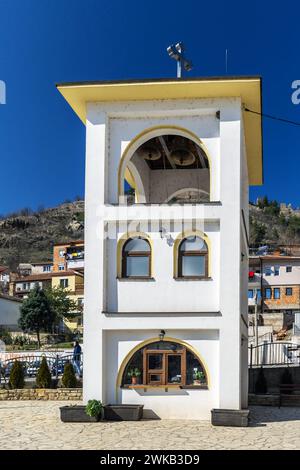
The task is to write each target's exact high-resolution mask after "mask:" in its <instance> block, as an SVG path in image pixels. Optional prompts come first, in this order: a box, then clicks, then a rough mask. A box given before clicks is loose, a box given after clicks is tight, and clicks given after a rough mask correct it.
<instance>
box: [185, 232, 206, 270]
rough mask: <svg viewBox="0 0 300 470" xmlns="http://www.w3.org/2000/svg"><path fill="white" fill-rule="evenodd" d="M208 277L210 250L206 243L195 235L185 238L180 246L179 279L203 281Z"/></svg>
mask: <svg viewBox="0 0 300 470" xmlns="http://www.w3.org/2000/svg"><path fill="white" fill-rule="evenodd" d="M207 276H208V249H207V245H206V243H205V241H204V240H203V239H202V238H200V237H198V236H195V235H191V236H189V237H187V238H184V239H183V240H182V242H181V243H180V245H179V253H178V277H181V278H188V279H189V278H190V279H201V278H205V277H207Z"/></svg>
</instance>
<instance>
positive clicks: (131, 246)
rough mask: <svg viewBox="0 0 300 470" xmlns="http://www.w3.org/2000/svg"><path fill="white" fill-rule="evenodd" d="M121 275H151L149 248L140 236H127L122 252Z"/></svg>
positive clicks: (131, 276)
mask: <svg viewBox="0 0 300 470" xmlns="http://www.w3.org/2000/svg"><path fill="white" fill-rule="evenodd" d="M122 277H125V278H145V277H151V248H150V244H149V242H148V241H147V240H145V239H144V238H141V237H135V238H129V239H128V240H127V242H126V243H125V245H124V247H123V252H122Z"/></svg>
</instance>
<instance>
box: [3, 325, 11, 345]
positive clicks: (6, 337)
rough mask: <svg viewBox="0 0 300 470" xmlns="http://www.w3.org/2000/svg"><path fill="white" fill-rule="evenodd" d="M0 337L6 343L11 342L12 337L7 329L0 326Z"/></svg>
mask: <svg viewBox="0 0 300 470" xmlns="http://www.w3.org/2000/svg"><path fill="white" fill-rule="evenodd" d="M0 339H1V341H3V343H5V344H6V345H9V344H12V342H13V339H12V336H11V334H10V332H9V331H7V330H5V328H2V327H0Z"/></svg>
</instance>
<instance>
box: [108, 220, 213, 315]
mask: <svg viewBox="0 0 300 470" xmlns="http://www.w3.org/2000/svg"><path fill="white" fill-rule="evenodd" d="M205 233H206V235H207V236H208V237H209V239H210V243H211V254H210V265H211V278H210V279H203V280H197V281H192V280H189V281H182V280H175V279H174V271H173V266H174V262H173V261H174V256H173V253H174V245H171V246H170V245H169V244H168V242H167V240H166V239H161V237H160V234H159V232H148V234H149V236H150V238H151V239H152V241H153V250H152V256H153V278H154V279H153V280H151V281H139V282H134V281H132V280H130V279H129V280H128V279H122V280H118V279H117V270H116V268H117V259H116V253H117V240H108V241H107V243H106V247H107V256H106V271H107V304H106V308H107V311H108V312H218V311H219V310H220V303H219V258H220V249H219V245H220V236H219V227H218V225H217V224H216V225H215V226H213V225H212V224H210V226H208V227H207V230H206V231H205ZM120 235H123V233H120V234H119V236H120ZM170 235H171V236H172V239H173V240H175V239H176V238H177V236H178V235H179V232H171V233H170ZM118 238H119V237H118Z"/></svg>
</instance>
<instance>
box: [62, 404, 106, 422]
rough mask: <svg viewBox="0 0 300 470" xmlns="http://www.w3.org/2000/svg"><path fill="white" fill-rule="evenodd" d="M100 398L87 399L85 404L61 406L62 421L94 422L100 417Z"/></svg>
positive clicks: (101, 408)
mask: <svg viewBox="0 0 300 470" xmlns="http://www.w3.org/2000/svg"><path fill="white" fill-rule="evenodd" d="M102 410H103V405H102V403H101V401H100V400H89V401H88V403H87V405H86V406H84V405H71V406H62V407H61V408H60V418H61V420H62V421H63V422H64V423H96V422H97V421H100V420H101V419H102Z"/></svg>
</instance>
